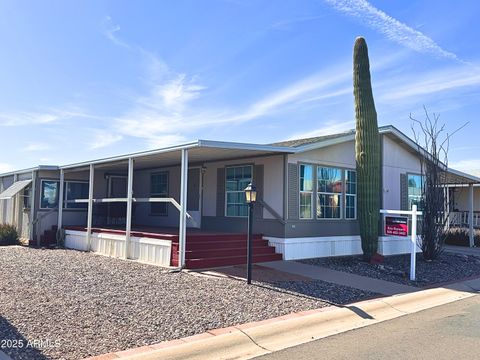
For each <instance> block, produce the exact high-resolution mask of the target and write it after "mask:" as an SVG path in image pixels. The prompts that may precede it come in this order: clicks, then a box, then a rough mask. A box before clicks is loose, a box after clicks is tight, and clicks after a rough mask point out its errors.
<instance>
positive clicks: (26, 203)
mask: <svg viewBox="0 0 480 360" xmlns="http://www.w3.org/2000/svg"><path fill="white" fill-rule="evenodd" d="M30 189H31V186H27V187H26V188H25V189H24V190H23V195H22V197H23V208H24V209H30Z"/></svg>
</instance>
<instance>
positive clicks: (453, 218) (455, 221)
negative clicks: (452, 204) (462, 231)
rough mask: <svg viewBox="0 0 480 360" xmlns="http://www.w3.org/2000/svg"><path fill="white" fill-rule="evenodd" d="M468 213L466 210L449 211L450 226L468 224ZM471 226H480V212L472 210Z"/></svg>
mask: <svg viewBox="0 0 480 360" xmlns="http://www.w3.org/2000/svg"><path fill="white" fill-rule="evenodd" d="M469 225H470V214H469V212H468V211H452V212H450V226H469ZM473 227H475V228H480V212H478V211H474V212H473Z"/></svg>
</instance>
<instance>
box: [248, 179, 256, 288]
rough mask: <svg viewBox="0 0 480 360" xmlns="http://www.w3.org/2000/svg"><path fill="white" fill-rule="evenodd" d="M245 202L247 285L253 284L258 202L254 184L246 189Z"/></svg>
mask: <svg viewBox="0 0 480 360" xmlns="http://www.w3.org/2000/svg"><path fill="white" fill-rule="evenodd" d="M245 200H246V202H247V204H248V234H247V284H251V283H252V247H253V244H252V241H253V239H252V238H253V235H252V225H253V224H252V223H253V205H254V204H255V202H256V201H257V188H256V187H255V185H253V184H252V183H250V184H248V186H247V187H246V188H245Z"/></svg>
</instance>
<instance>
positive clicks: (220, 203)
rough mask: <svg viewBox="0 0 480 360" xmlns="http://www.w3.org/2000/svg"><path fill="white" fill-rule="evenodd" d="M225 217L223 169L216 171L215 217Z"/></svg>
mask: <svg viewBox="0 0 480 360" xmlns="http://www.w3.org/2000/svg"><path fill="white" fill-rule="evenodd" d="M224 216H225V168H220V169H217V217H224Z"/></svg>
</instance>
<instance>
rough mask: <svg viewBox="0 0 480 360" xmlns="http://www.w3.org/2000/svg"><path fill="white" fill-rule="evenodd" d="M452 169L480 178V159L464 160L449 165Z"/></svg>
mask: <svg viewBox="0 0 480 360" xmlns="http://www.w3.org/2000/svg"><path fill="white" fill-rule="evenodd" d="M449 166H450V167H452V168H453V169H456V170H460V171H463V172H466V173H470V174H474V175H477V176H480V159H464V160H460V161H457V162H453V163H450V164H449Z"/></svg>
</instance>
